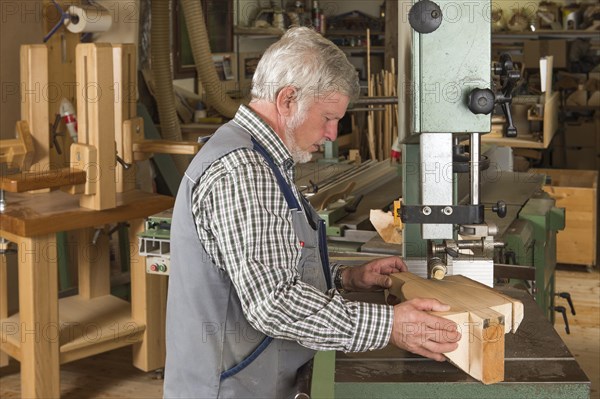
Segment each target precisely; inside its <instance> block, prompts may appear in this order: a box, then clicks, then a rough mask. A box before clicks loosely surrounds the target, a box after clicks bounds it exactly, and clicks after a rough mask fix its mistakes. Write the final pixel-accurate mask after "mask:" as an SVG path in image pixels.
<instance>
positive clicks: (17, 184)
mask: <svg viewBox="0 0 600 399" xmlns="http://www.w3.org/2000/svg"><path fill="white" fill-rule="evenodd" d="M85 176H86V174H85V172H84V171H82V170H77V169H71V168H62V169H52V170H46V171H43V172H23V173H18V174H14V175H7V176H0V189H1V190H6V191H8V192H11V193H24V192H26V191H31V190H41V189H45V188H58V187H63V186H68V185H72V184H83V183H85V181H86V178H85Z"/></svg>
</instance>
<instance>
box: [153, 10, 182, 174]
mask: <svg viewBox="0 0 600 399" xmlns="http://www.w3.org/2000/svg"><path fill="white" fill-rule="evenodd" d="M151 3H152V29H151V32H150V41H151V63H152V75H153V78H154V90H155V92H156V103H157V106H158V116H159V118H160V132H161V136H162V138H163V139H165V140H176V141H181V140H182V137H181V127H180V126H179V118H178V116H177V110H176V108H175V94H174V89H173V74H172V72H171V44H170V37H171V27H170V17H169V15H170V13H169V6H170V3H171V2H170V1H163V0H161V1H153V2H151ZM173 161H174V162H175V166H176V167H177V170H178V171H179V172H180V173H181V174H183V172H185V170H186V168H187V166H188V163H189V162H188V159H187V158H186V157H185V156H181V155H174V156H173Z"/></svg>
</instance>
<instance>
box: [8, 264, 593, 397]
mask: <svg viewBox="0 0 600 399" xmlns="http://www.w3.org/2000/svg"><path fill="white" fill-rule="evenodd" d="M556 285H557V292H560V291H567V292H570V293H571V296H572V298H573V301H574V303H575V309H576V312H577V315H576V316H572V315H569V324H570V328H571V334H570V335H567V334H566V333H565V329H564V323H563V321H562V318H560V317H559V318H557V322H556V330H557V331H558V332H559V334H560V335H561V337H562V338H563V340H564V341H565V343H566V344H567V346H568V347H569V349H570V350H571V352H572V353H573V354H574V356H575V357H576V359H577V361H578V362H579V364H580V365H581V367H582V368H583V369H584V371H585V372H586V373H587V375H588V377H589V378H590V379H592V394H591V398H592V399H600V393H599V387H600V273H599V272H598V269H595V270H594V271H588V270H581V269H579V270H573V269H565V268H563V269H562V270H558V271H557V283H556ZM558 301H559V302H561V301H564V300H563V299H558ZM564 302H565V303H564V305H565V306H567V305H566V301H564ZM560 304H562V303H560ZM0 397H1V398H3V399H8V398H19V397H20V378H19V364H18V362H15V361H11V363H10V365H9V366H8V367H4V368H0ZM61 397H62V398H73V399H80V398H132V399H133V398H161V397H162V380H160V379H157V378H156V374H155V373H144V372H141V371H139V370H137V369H135V368H134V367H133V366H131V349H130V348H124V349H119V350H115V351H112V352H108V353H104V354H101V355H97V356H94V357H91V358H87V359H83V360H80V361H77V362H73V363H70V364H66V365H64V366H63V367H62V368H61Z"/></svg>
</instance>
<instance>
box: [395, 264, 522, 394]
mask: <svg viewBox="0 0 600 399" xmlns="http://www.w3.org/2000/svg"><path fill="white" fill-rule="evenodd" d="M391 277H392V288H390V290H389V291H390V293H391V294H393V295H395V296H396V297H398V298H400V299H402V300H410V299H413V298H417V297H420V298H435V299H438V300H439V301H441V302H443V303H446V304H448V305H450V310H449V311H448V312H436V313H435V314H437V315H439V316H441V317H444V318H446V319H449V320H453V321H454V322H455V323H457V325H458V327H459V330H460V331H461V333H462V337H461V340H460V341H459V343H458V349H456V350H455V351H453V352H451V353H447V354H446V357H447V358H448V360H449V361H451V362H452V363H453V364H455V365H456V366H457V367H459V368H460V369H461V370H463V371H465V372H466V373H468V374H469V375H471V376H472V377H473V378H476V379H478V380H480V381H481V382H483V383H484V384H493V383H496V382H500V381H503V380H504V334H506V333H508V332H510V331H512V332H514V331H516V329H517V328H518V326H519V324H520V323H521V321H522V320H523V304H522V303H521V302H520V301H517V300H514V299H511V298H509V297H507V296H505V295H502V294H500V293H497V292H496V291H494V290H493V289H491V288H489V287H487V286H485V285H483V284H480V283H478V282H476V281H473V280H471V279H468V278H466V277H464V276H449V277H446V278H445V279H443V280H425V279H423V278H421V277H418V276H416V275H414V274H412V273H409V272H404V273H394V274H392V276H391Z"/></svg>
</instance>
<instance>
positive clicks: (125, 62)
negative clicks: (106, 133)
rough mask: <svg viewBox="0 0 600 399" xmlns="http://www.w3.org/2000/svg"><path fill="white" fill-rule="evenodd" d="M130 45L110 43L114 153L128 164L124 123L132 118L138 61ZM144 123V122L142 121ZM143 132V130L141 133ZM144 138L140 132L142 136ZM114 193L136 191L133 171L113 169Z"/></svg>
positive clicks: (130, 161)
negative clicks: (113, 102) (111, 50)
mask: <svg viewBox="0 0 600 399" xmlns="http://www.w3.org/2000/svg"><path fill="white" fill-rule="evenodd" d="M136 57H137V56H136V47H135V45H133V44H113V75H114V87H115V141H116V146H117V154H118V155H119V156H120V157H121V158H122V159H123V160H124V161H125V162H126V163H128V164H131V163H133V159H132V158H133V157H132V155H131V153H130V152H128V151H127V149H126V148H125V145H126V144H125V143H126V141H127V140H128V138H127V137H126V132H125V130H124V129H125V124H124V123H125V122H126V121H128V120H130V119H132V118H134V117H135V116H136V114H137V112H136V102H137V62H136V60H137V58H136ZM142 123H143V122H142ZM142 132H143V130H142ZM142 138H143V133H142ZM116 179H117V188H116V189H117V192H119V193H122V192H125V191H130V190H133V189H135V168H128V169H125V168H124V167H123V166H122V165H118V166H117V170H116Z"/></svg>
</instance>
